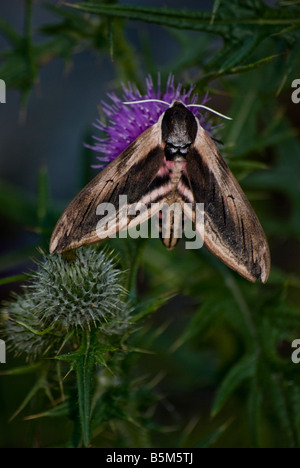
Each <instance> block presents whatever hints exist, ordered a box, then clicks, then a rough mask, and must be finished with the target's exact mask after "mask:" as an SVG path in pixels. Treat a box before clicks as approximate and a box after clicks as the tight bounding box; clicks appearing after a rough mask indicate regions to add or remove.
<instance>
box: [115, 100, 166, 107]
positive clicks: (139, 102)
mask: <svg viewBox="0 0 300 468" xmlns="http://www.w3.org/2000/svg"><path fill="white" fill-rule="evenodd" d="M144 102H160V103H161V104H166V106H170V103H169V102H166V101H162V100H161V99H143V100H141V101H128V102H123V104H142V103H144Z"/></svg>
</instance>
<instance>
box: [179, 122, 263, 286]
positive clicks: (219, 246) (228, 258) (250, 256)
mask: <svg viewBox="0 0 300 468" xmlns="http://www.w3.org/2000/svg"><path fill="white" fill-rule="evenodd" d="M186 171H187V177H188V180H189V184H190V188H191V190H192V193H193V195H194V199H195V202H196V203H204V245H205V246H206V247H207V249H208V250H210V251H211V252H212V253H213V254H214V255H216V256H217V257H218V258H219V259H220V260H222V261H223V262H224V263H225V264H226V265H227V266H229V267H230V268H232V269H233V270H235V271H237V272H238V273H239V274H240V275H242V276H244V277H245V278H247V279H248V280H249V281H255V280H256V279H260V280H261V281H262V282H263V283H265V282H266V281H267V279H268V276H269V272H270V252H269V247H268V243H267V240H266V236H265V234H264V231H263V229H262V227H261V225H260V223H259V221H258V219H257V216H256V214H255V213H254V211H253V208H252V207H251V205H250V203H249V201H248V200H247V198H246V196H245V194H244V193H243V191H242V189H241V187H240V186H239V184H238V182H237V181H236V179H235V178H234V176H233V174H232V173H231V171H230V169H229V168H228V166H227V164H226V163H225V161H224V159H223V158H222V156H221V155H220V153H219V151H218V148H217V147H216V145H215V143H214V142H213V140H212V139H211V138H210V136H209V135H208V134H207V133H206V131H205V130H204V129H203V128H202V127H201V125H200V124H199V123H198V133H197V137H196V140H195V144H194V145H193V147H192V148H191V150H190V152H189V154H188V156H187V164H186Z"/></svg>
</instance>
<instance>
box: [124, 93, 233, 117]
mask: <svg viewBox="0 0 300 468" xmlns="http://www.w3.org/2000/svg"><path fill="white" fill-rule="evenodd" d="M144 102H160V103H161V104H165V105H166V106H168V107H170V106H171V104H170V103H169V102H166V101H162V100H161V99H154V98H153V99H143V100H140V101H127V102H123V104H126V105H129V104H143V103H144ZM184 105H185V106H186V107H200V108H201V109H205V110H208V111H210V112H212V113H213V114H216V115H218V116H219V117H223V119H227V120H232V118H231V117H227V115H224V114H221V113H220V112H217V111H215V110H214V109H211V108H210V107H207V106H204V105H203V104H184Z"/></svg>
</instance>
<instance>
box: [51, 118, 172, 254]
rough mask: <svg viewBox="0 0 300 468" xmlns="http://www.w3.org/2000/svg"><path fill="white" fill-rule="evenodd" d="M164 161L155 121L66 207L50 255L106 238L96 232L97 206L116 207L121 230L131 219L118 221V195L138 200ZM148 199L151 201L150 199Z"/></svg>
mask: <svg viewBox="0 0 300 468" xmlns="http://www.w3.org/2000/svg"><path fill="white" fill-rule="evenodd" d="M163 161H164V151H163V146H162V143H161V126H160V123H159V122H157V123H156V124H154V125H153V126H152V127H150V128H148V129H147V130H146V131H145V132H143V133H142V134H141V135H140V136H139V137H138V138H137V139H136V140H135V141H134V142H133V143H132V144H131V145H130V146H129V147H128V148H127V149H126V150H125V151H123V153H121V154H120V156H118V157H117V158H116V159H115V160H114V161H113V162H112V163H110V164H109V165H108V166H107V167H106V168H105V169H104V170H103V171H101V172H100V173H99V174H98V175H97V176H96V177H95V178H94V179H93V180H92V181H91V182H90V183H89V184H88V185H87V186H86V187H85V188H83V189H82V190H81V192H80V193H79V194H78V195H77V196H76V197H75V198H74V200H73V201H72V202H71V203H70V204H69V206H68V207H67V208H66V210H65V211H64V213H63V214H62V216H61V218H60V219H59V220H58V222H57V225H56V227H55V229H54V231H53V234H52V237H51V240H50V252H51V253H54V252H59V253H61V252H64V251H66V250H70V249H74V248H77V247H80V246H81V245H84V244H92V243H95V242H99V241H100V240H102V239H103V238H106V237H109V236H110V233H109V232H107V235H106V236H105V237H101V233H100V236H99V230H97V225H98V223H99V219H100V218H99V216H97V207H98V206H99V205H101V206H102V207H105V204H110V206H112V207H115V208H116V215H117V218H118V221H120V223H119V224H118V228H117V230H120V229H124V228H125V227H126V226H127V225H128V223H129V222H130V219H127V217H126V219H124V218H123V219H121V220H120V219H119V218H120V217H121V215H120V213H119V212H120V207H119V196H120V195H127V203H128V204H129V205H130V204H133V203H136V202H138V201H140V200H141V199H142V198H143V195H145V192H147V188H148V187H149V185H150V184H151V183H152V181H153V180H154V179H155V177H156V175H157V173H158V172H159V169H160V167H161V165H162V163H163ZM148 198H149V199H150V202H151V201H152V200H151V196H149V197H148ZM100 231H101V230H100Z"/></svg>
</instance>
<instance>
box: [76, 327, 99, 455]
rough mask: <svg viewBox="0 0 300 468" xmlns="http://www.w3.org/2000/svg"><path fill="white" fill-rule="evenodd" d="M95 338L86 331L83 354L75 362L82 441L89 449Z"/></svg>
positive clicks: (82, 343) (83, 338)
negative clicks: (93, 342)
mask: <svg viewBox="0 0 300 468" xmlns="http://www.w3.org/2000/svg"><path fill="white" fill-rule="evenodd" d="M93 338H94V337H93V336H92V335H91V333H90V332H89V331H86V332H85V334H83V336H82V342H81V346H80V348H81V352H80V353H79V356H78V359H77V360H76V361H75V363H74V365H75V370H76V379H77V391H78V406H79V418H80V425H81V433H82V441H83V445H84V447H88V446H89V444H90V440H91V427H90V426H91V425H90V420H91V393H92V392H91V386H92V385H91V383H92V381H91V372H92V368H93V365H94V358H93V355H94V353H93V352H91V351H92V346H91V344H92V340H93Z"/></svg>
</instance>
